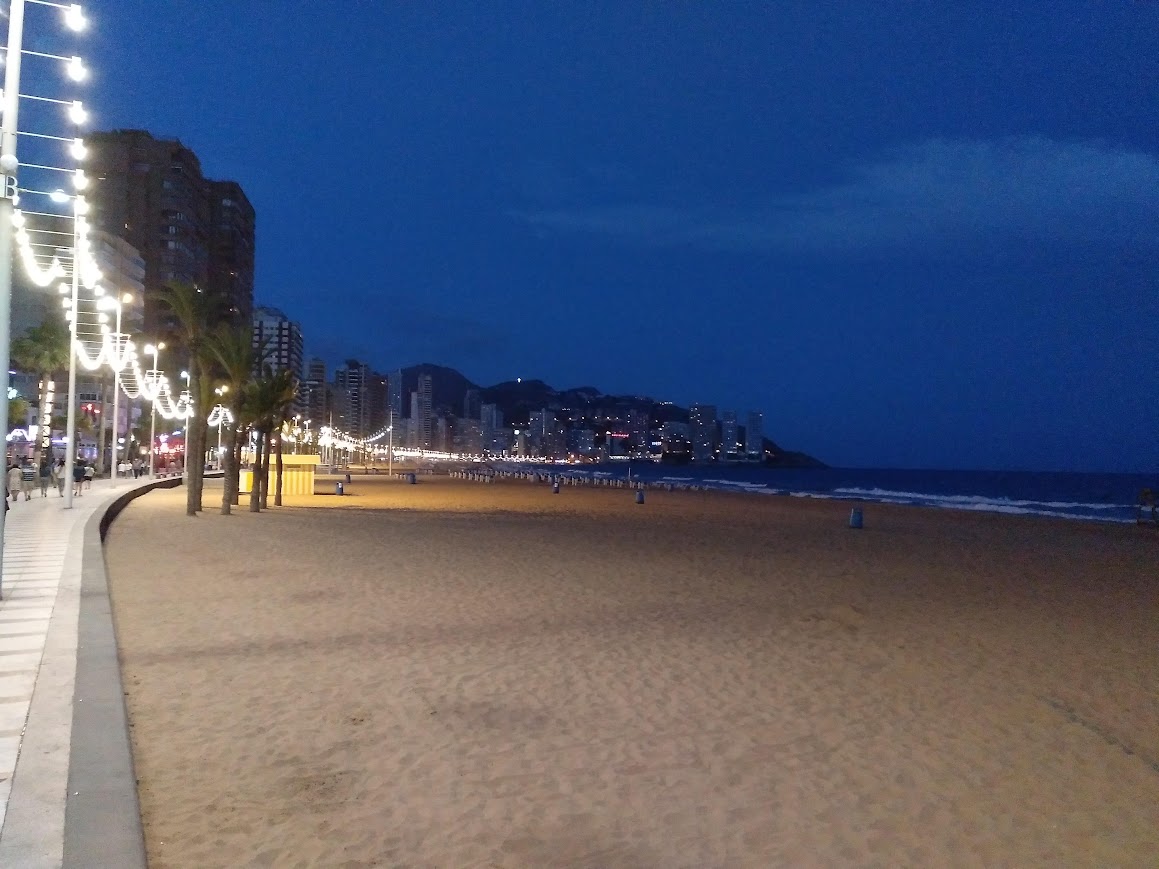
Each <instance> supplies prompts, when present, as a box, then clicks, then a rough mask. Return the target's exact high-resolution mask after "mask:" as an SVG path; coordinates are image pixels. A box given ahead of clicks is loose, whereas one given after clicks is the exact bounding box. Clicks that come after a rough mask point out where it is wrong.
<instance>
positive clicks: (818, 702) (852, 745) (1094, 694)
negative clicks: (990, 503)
mask: <svg viewBox="0 0 1159 869" xmlns="http://www.w3.org/2000/svg"><path fill="white" fill-rule="evenodd" d="M324 489H326V490H329V491H332V490H333V484H332V483H330V484H326V483H322V482H320V483H319V490H320V491H321V490H324ZM347 491H348V492H349V493H351V494H350V495H349V496H348V497H343V498H339V497H336V496H333V495H329V496H325V495H322V496H316V497H314V498H293V499H288V500H287V503H288V506H286V507H284V508H280V509H272V510H270V511H269V512H266V513H262V514H260V515H253V514H250V513H248V512H244V506H243V508H242V510H243V512H239V513H235V515H233V516H231V517H223V516H219V515H217V514H216V504H217V503H219V499H220V494H219V493H220V488H214V487H213V484H210V485H209V486H207V492H206V505H207V507H209V508H210V509H208V510H207V511H206V512H205V513H204V514H203V515H201V516H199V517H197V518H196V519H188V518H186V517H185V516H184V515H183V505H184V492H183V491H181V490H177V491H173V492H170V491H161V492H156V493H153V494H150V495H148V496H146V497H145V498H143V499H140V500H138V501H137V502H135V503H134V504H133V505H132V506H130V507H129V508H128V509H127V510H126V511H125V512H124V513H123V514H122V516H121V517H120V518H119V519H118V520H117V521H116V522H115V523H114V524H113V526H112V529H111V532H110V534H109V538H108V541H107V562H108V566H109V573H110V586H111V591H112V595H113V602H114V609H115V617H116V624H117V632H118V642H119V645H120V649H121V655H122V670H123V674H124V678H125V688H126V691H127V692H128V697H127V698H126V699H127V701H128V705H129V712H130V719H131V722H132V737H133V748H134V756H135V762H136V764H137V776H138V779H139V781H140V795H141V803H142V813H143V816H144V823H145V831H146V838H147V846H148V851H149V857H150V865H152V866H154V867H211V866H228V867H238V866H277V867H283V866H285V867H293V866H345V867H355V866H413V867H461V866H463V867H466V866H478V867H548V866H586V867H726V866H727V867H768V866H812V865H850V866H867V865H882V866H887V865H888V866H899V865H909V866H934V865H938V866H943V865H989V866H995V865H1019V866H1096V865H1098V866H1141V867H1142V866H1147V867H1151V866H1154V865H1155V863H1156V855H1159V833H1157V830H1159V577H1157V574H1156V564H1157V563H1159V535H1156V534H1155V533H1154V532H1153V531H1149V530H1146V529H1136V528H1134V527H1118V526H1113V527H1112V526H1100V525H1093V524H1085V523H1075V522H1067V521H1053V520H1042V519H1023V518H1018V517H1007V516H987V515H975V514H966V513H955V512H951V511H937V510H923V509H916V508H905V507H890V506H884V505H866V507H865V511H866V513H865V515H866V525H867V527H866V528H865V529H864V530H862V531H852V530H850V529H848V528H846V527H845V524H846V518H847V516H848V510H849V506H848V505H842V504H835V503H825V502H808V501H801V500H797V499H782V498H769V497H759V496H748V495H726V494H717V493H664V492H649V493H648V495H647V503H646V504H644V505H637V504H635V503H634V500H633V493H632V492H630V491H626V490H605V489H581V488H575V489H573V488H569V487H565V488H564V490H563V491H562V492H561V493H560V494H559V495H552V494H551V491H550V489H549V488H548V487H546V486H543V485H539V486H533V485H532V484H529V483H525V482H509V483H499V484H492V485H484V484H480V483H475V482H468V481H458V480H447V479H445V478H439V479H433V480H432V479H429V478H420V484H419V485H417V486H407V485H404V484H401V483H397V482H392V481H387V480H386V479H385V478H382V477H380V478H374V477H366V478H361V477H358V476H356V477H355V478H354V480H353V481H352V483H351V484H350V485H349V486H348V487H347ZM243 500H244V496H243ZM307 505H309V506H307Z"/></svg>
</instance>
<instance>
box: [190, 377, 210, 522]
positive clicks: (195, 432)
mask: <svg viewBox="0 0 1159 869" xmlns="http://www.w3.org/2000/svg"><path fill="white" fill-rule="evenodd" d="M189 394H190V395H191V396H192V397H193V400H194V405H193V410H194V413H193V415H192V416H190V417H189V419H187V420H186V421H185V470H186V479H187V480H188V481H189V492H188V495H187V500H186V503H185V512H186V514H187V515H189V516H195V515H196V514H197V513H198V512H199V511H200V510H201V492H202V486H203V484H204V480H205V417H204V414H203V408H202V402H201V365H200V363H199V362H198V360H197V359H196V358H194V359H192V360H190V364H189Z"/></svg>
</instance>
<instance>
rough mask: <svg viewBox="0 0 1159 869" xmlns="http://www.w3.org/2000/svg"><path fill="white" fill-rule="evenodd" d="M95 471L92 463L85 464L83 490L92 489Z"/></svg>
mask: <svg viewBox="0 0 1159 869" xmlns="http://www.w3.org/2000/svg"><path fill="white" fill-rule="evenodd" d="M96 473H97V469H96V466H94V465H93V463H92V462H85V488H86V489H91V488H92V487H93V477H94V476H96Z"/></svg>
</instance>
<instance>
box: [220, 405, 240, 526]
mask: <svg viewBox="0 0 1159 869" xmlns="http://www.w3.org/2000/svg"><path fill="white" fill-rule="evenodd" d="M235 440H237V428H236V427H235V426H232V425H231V426H230V427H229V437H228V438H227V439H226V442H225V449H224V450H222V453H221V470H222V478H221V483H222V489H221V515H222V516H228V515H229V514H230V508H231V507H233V499H234V492H233V486H235V485H237V484H236V483H235V482H234V480H235V479H236V477H235V476H234V473H233V470H234V441H235Z"/></svg>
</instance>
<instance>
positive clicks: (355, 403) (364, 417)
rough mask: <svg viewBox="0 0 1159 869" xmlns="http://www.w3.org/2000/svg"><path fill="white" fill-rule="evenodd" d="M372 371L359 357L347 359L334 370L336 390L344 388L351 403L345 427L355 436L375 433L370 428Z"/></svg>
mask: <svg viewBox="0 0 1159 869" xmlns="http://www.w3.org/2000/svg"><path fill="white" fill-rule="evenodd" d="M372 373H373V372H372V371H371V370H370V366H369V365H367V364H366V363H365V362H359V361H358V360H357V359H347V360H346V364H345V365H343V366H342V367H341V368H339V369H338V370H336V371H335V372H334V386H335V392H337V391H338V390H344V391H345V392H346V395H347V402H348V405H349V412H348V414H347V416H346V420H345V423H346V425H345V428H346V431H348V432H349V433H350V434H352V435H353V436H354V437H359V438H361V437H367V436H368V435H371V434H373V432H372V431H371V429H370V417H371V399H370V377H371V374H372Z"/></svg>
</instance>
